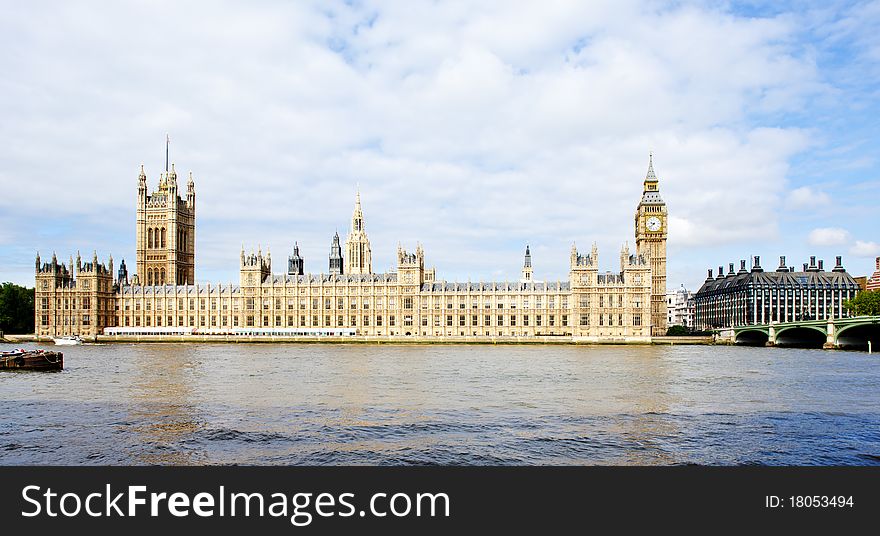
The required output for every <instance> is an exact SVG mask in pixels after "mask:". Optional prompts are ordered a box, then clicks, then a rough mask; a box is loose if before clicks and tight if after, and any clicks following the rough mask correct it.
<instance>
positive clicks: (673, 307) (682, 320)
mask: <svg viewBox="0 0 880 536" xmlns="http://www.w3.org/2000/svg"><path fill="white" fill-rule="evenodd" d="M695 312H696V305H695V302H694V293H693V292H691V291H689V290H688V289H686V288H684V285H682V286H681V287H679V288H678V289H676V290H670V291H668V292H667V293H666V325H667V326H670V327H671V326H683V327H685V328H687V329H688V330H693V329H694V314H695Z"/></svg>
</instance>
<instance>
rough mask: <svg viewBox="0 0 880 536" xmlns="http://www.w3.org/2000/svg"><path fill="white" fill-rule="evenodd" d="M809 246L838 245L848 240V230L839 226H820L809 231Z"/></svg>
mask: <svg viewBox="0 0 880 536" xmlns="http://www.w3.org/2000/svg"><path fill="white" fill-rule="evenodd" d="M808 242H809V244H810V245H811V246H840V245H843V244H846V243H847V242H849V231H847V230H846V229H841V228H839V227H822V228H819V229H813V230H812V231H810V236H809V238H808Z"/></svg>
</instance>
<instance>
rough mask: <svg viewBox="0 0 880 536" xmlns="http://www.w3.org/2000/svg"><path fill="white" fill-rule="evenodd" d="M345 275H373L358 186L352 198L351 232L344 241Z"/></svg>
mask: <svg viewBox="0 0 880 536" xmlns="http://www.w3.org/2000/svg"><path fill="white" fill-rule="evenodd" d="M345 253H346V256H345V261H346V265H345V266H346V270H345V271H346V273H349V274H371V273H373V261H372V252H371V251H370V239H369V238H367V233H366V231H364V211H363V210H362V209H361V190H360V186H358V188H357V190H356V193H355V197H354V212H352V215H351V232H349V234H348V239H346V241H345Z"/></svg>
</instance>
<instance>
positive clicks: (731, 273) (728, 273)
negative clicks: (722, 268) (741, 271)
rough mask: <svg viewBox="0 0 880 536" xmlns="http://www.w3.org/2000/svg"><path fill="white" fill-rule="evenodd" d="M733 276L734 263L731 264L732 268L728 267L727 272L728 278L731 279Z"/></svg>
mask: <svg viewBox="0 0 880 536" xmlns="http://www.w3.org/2000/svg"><path fill="white" fill-rule="evenodd" d="M732 275H733V263H730V266H728V270H727V277H730V276H732Z"/></svg>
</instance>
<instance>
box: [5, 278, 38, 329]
mask: <svg viewBox="0 0 880 536" xmlns="http://www.w3.org/2000/svg"><path fill="white" fill-rule="evenodd" d="M0 331H2V332H4V333H33V332H34V289H32V288H27V287H22V286H20V285H16V284H14V283H3V284H2V285H0Z"/></svg>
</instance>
